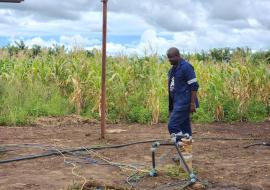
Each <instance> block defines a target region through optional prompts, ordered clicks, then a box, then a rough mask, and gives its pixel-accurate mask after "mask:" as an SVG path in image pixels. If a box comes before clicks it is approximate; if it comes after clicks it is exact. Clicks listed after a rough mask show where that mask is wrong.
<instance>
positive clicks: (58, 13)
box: [0, 0, 270, 53]
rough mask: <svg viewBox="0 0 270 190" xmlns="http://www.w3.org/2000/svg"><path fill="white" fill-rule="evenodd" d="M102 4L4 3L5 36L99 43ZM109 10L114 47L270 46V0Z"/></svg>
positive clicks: (123, 2) (187, 0) (194, 1)
mask: <svg viewBox="0 0 270 190" xmlns="http://www.w3.org/2000/svg"><path fill="white" fill-rule="evenodd" d="M101 10H102V4H101V2H100V0H76V1H54V0H47V1H42V2H41V1H36V0H27V1H24V2H23V3H21V4H3V3H1V4H0V38H1V37H2V38H3V37H4V38H8V39H9V38H14V39H20V38H23V39H32V41H34V42H38V43H40V44H46V45H48V44H50V41H51V42H54V41H57V42H58V43H60V44H64V45H66V46H68V47H72V46H76V45H78V46H81V47H87V48H90V47H98V46H100V45H101V41H100V39H101V26H102V13H101ZM108 10H109V14H108V51H110V52H115V51H116V50H119V51H126V52H134V51H135V52H140V53H144V51H145V49H147V48H149V47H151V48H152V49H153V50H155V51H157V52H164V51H166V49H167V48H168V47H170V46H177V47H179V48H180V49H182V50H185V51H192V50H201V49H208V48H214V47H236V46H240V47H243V46H249V47H250V48H252V49H260V48H270V39H269V38H270V37H269V33H270V17H269V16H268V15H270V1H269V0H227V1H223V0H181V1H180V0H179V1H175V0H167V1H164V0H137V1H127V0H109V2H108ZM115 36H117V39H118V41H116V40H114V38H113V37H115ZM121 36H125V39H127V38H128V37H129V36H130V38H131V40H130V41H129V42H127V40H125V41H124V42H123V41H121ZM132 36H137V37H136V39H134V38H132ZM45 39H52V40H45ZM58 39H59V40H58ZM47 41H49V42H47ZM29 43H30V42H29ZM47 43H48V44H47Z"/></svg>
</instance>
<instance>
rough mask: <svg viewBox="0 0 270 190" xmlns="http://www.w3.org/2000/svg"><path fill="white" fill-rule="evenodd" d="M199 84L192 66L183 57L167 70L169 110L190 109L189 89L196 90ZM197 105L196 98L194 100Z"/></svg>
mask: <svg viewBox="0 0 270 190" xmlns="http://www.w3.org/2000/svg"><path fill="white" fill-rule="evenodd" d="M198 88H199V84H198V82H197V79H196V75H195V72H194V68H193V66H192V65H191V64H190V63H188V62H187V61H186V60H184V59H182V58H181V59H180V61H179V63H178V65H176V66H172V68H171V69H170V70H169V72H168V90H169V111H170V112H172V111H184V110H187V111H188V110H189V109H190V103H191V91H198ZM195 104H196V107H198V106H199V103H198V100H196V101H195Z"/></svg>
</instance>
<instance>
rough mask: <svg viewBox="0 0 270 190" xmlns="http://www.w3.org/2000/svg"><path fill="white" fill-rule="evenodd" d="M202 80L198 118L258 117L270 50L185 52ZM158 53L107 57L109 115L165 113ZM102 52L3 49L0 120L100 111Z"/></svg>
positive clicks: (147, 118) (146, 119) (134, 117)
mask: <svg viewBox="0 0 270 190" xmlns="http://www.w3.org/2000/svg"><path fill="white" fill-rule="evenodd" d="M183 56H184V57H185V58H186V59H187V60H189V62H190V63H191V64H192V65H193V66H194V68H195V71H196V75H197V79H198V81H199V85H200V88H199V93H198V96H199V101H200V108H199V109H198V110H197V113H195V114H194V115H193V116H192V118H193V120H194V121H195V122H200V123H201V122H203V123H205V122H207V123H208V122H214V121H224V122H233V121H236V122H239V121H240V122H242V121H252V122H253V121H255V122H256V121H262V120H264V119H266V118H267V117H269V114H270V53H269V51H268V52H256V53H252V52H251V51H250V50H249V49H239V48H238V49H234V50H228V49H214V50H211V51H209V52H208V53H204V52H201V53H193V54H184V55H183ZM169 68H170V64H169V63H168V61H167V60H166V58H165V57H164V56H163V57H162V56H159V55H157V54H152V55H150V56H127V55H118V56H109V57H108V58H107V73H106V75H107V76H106V77H107V81H106V85H107V91H106V94H107V99H106V104H107V110H106V113H107V114H106V115H107V122H112V123H119V122H138V123H149V124H155V123H158V122H166V121H167V119H168V102H167V101H168V92H167V72H168V70H169ZM100 88H101V53H100V52H99V51H97V50H92V51H85V50H74V51H70V52H67V51H65V49H64V47H55V48H49V49H48V48H40V47H33V48H32V49H27V48H25V47H5V48H2V49H0V124H6V125H17V124H26V123H30V122H31V121H32V119H34V118H36V117H39V116H62V115H68V114H80V115H82V116H84V117H87V118H94V119H98V118H99V113H100V108H99V102H100Z"/></svg>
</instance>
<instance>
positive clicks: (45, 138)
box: [0, 116, 270, 190]
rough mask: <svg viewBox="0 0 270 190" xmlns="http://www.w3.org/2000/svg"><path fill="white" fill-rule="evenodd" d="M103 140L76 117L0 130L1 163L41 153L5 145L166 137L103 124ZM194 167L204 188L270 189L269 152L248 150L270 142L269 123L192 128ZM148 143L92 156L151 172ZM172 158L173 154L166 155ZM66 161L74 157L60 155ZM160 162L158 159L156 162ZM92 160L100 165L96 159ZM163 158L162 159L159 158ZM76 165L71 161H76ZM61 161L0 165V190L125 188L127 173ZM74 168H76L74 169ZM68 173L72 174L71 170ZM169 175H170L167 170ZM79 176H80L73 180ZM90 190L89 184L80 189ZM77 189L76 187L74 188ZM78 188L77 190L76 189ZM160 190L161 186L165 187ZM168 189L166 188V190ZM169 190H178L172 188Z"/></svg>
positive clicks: (157, 129)
mask: <svg viewBox="0 0 270 190" xmlns="http://www.w3.org/2000/svg"><path fill="white" fill-rule="evenodd" d="M107 129H108V133H107V134H106V140H100V138H99V137H100V128H99V124H98V123H97V122H94V121H91V120H87V119H82V118H80V117H77V116H68V117H61V118H40V119H38V120H37V121H36V123H35V124H34V125H32V126H24V127H6V126H2V127H0V160H4V159H9V158H13V157H18V156H22V155H29V154H37V153H42V152H44V151H46V150H44V149H41V148H35V147H22V148H18V147H12V146H11V147H6V148H5V149H3V148H2V149H1V146H2V147H3V145H7V144H26V143H30V144H37V145H43V146H54V147H58V148H59V149H60V148H63V147H65V148H72V147H83V146H84V147H90V146H94V145H95V146H97V145H100V146H102V145H116V144H123V143H129V142H134V141H142V140H150V139H166V138H169V135H168V132H167V126H166V124H158V125H153V126H146V125H138V124H132V125H130V124H108V125H107ZM193 131H194V139H195V141H194V143H193V166H194V169H195V171H197V172H198V176H199V178H200V179H202V180H204V181H206V182H207V189H216V190H220V189H230V190H234V189H235V190H240V189H247V190H248V189H252V190H257V189H258V190H269V189H270V147H269V146H253V147H250V148H247V149H245V148H243V147H244V146H245V145H249V144H252V143H256V142H263V141H265V142H269V141H270V121H266V122H263V123H259V124H248V123H241V124H223V123H216V124H211V125H202V124H200V125H198V124H196V125H193ZM201 137H218V138H258V139H261V140H205V139H199V138H201ZM150 146H151V144H150V143H148V144H139V145H133V146H129V147H124V148H119V149H106V150H100V151H97V153H98V154H99V155H102V156H104V157H106V158H108V159H109V160H111V161H113V162H121V163H126V164H133V165H134V164H137V167H138V168H144V169H150V168H151V152H150ZM169 149H171V148H170V147H167V146H166V147H161V148H159V149H158V151H157V157H158V158H157V165H158V169H159V168H160V166H162V165H164V164H167V162H170V159H169V158H168V157H170V155H169V156H167V157H165V155H166V153H167V152H168V150H169ZM170 154H172V153H170ZM65 157H66V161H70V159H71V158H73V161H74V159H75V157H70V156H68V155H66V156H65ZM161 157H162V158H163V159H161ZM92 158H94V159H96V160H99V159H98V158H97V157H93V155H92ZM164 158H165V159H164ZM75 160H76V159H75ZM72 163H73V165H72V164H70V163H66V162H64V157H63V155H62V156H50V157H45V158H38V159H34V160H25V161H20V162H12V163H6V164H0V190H30V189H31V190H41V189H48V190H54V189H55V190H67V189H68V188H69V189H71V186H72V187H74V188H73V189H75V186H76V185H75V184H83V183H84V181H85V180H84V179H86V180H87V181H88V180H89V181H91V182H92V183H97V184H105V185H107V186H115V187H118V189H121V188H120V187H123V188H128V187H129V186H128V185H127V183H126V182H125V179H126V177H127V174H131V173H130V172H129V171H127V170H120V169H119V168H116V167H113V166H108V165H97V164H85V163H75V162H72ZM74 166H75V167H74ZM72 169H73V170H72ZM167 172H169V171H167ZM76 174H77V175H80V176H83V177H84V178H82V177H78V176H76ZM176 179H178V178H176V177H173V176H172V175H169V174H168V173H166V172H165V173H164V172H160V173H159V175H158V177H155V178H153V177H146V178H143V179H142V181H140V183H139V187H140V188H141V189H154V188H156V187H160V189H161V187H163V186H162V185H164V184H168V183H170V182H175V181H176ZM87 186H88V187H89V186H91V183H88V185H86V186H85V187H87ZM79 187H80V186H79ZM78 189H80V188H78ZM163 189H165V186H164V188H163ZM167 189H168V188H167ZM171 189H177V188H176V187H172V188H171Z"/></svg>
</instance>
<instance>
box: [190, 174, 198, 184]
mask: <svg viewBox="0 0 270 190" xmlns="http://www.w3.org/2000/svg"><path fill="white" fill-rule="evenodd" d="M189 177H190V182H191V183H195V182H196V181H197V177H196V175H195V174H194V173H191V174H190V175H189Z"/></svg>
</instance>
